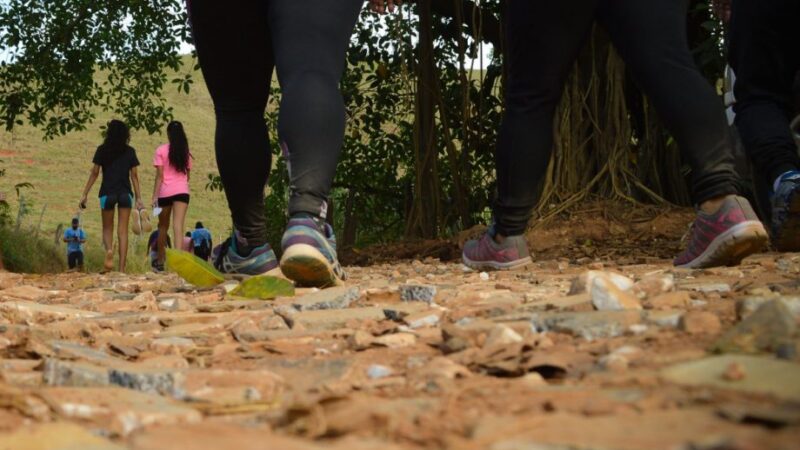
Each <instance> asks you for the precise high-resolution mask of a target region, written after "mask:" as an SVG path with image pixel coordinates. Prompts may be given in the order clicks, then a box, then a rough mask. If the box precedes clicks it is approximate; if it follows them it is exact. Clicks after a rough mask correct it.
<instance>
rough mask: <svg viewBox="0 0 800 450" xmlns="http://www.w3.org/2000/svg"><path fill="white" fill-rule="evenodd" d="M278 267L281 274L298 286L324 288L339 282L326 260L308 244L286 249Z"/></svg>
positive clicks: (331, 266)
mask: <svg viewBox="0 0 800 450" xmlns="http://www.w3.org/2000/svg"><path fill="white" fill-rule="evenodd" d="M280 267H281V272H283V274H284V275H285V276H286V277H287V278H289V279H290V280H292V281H294V282H295V284H297V285H298V286H304V287H317V288H325V287H328V286H334V285H336V284H338V283H339V282H340V280H339V278H338V277H337V276H336V273H335V272H334V270H333V265H331V263H330V262H329V261H328V258H326V257H325V255H323V254H322V253H321V252H320V251H319V250H317V249H316V248H314V247H312V246H310V245H308V244H295V245H292V246H290V247H289V248H287V249H286V251H284V252H283V256H282V257H281V265H280Z"/></svg>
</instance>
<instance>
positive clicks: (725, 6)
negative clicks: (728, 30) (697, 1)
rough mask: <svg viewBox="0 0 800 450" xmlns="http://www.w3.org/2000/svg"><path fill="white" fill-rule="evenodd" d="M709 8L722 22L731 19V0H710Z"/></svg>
mask: <svg viewBox="0 0 800 450" xmlns="http://www.w3.org/2000/svg"><path fill="white" fill-rule="evenodd" d="M711 10H712V11H714V15H716V16H717V17H718V18H719V20H721V21H722V23H726V24H727V23H728V22H730V20H731V0H712V1H711Z"/></svg>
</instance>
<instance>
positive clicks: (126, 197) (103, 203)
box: [100, 194, 133, 211]
mask: <svg viewBox="0 0 800 450" xmlns="http://www.w3.org/2000/svg"><path fill="white" fill-rule="evenodd" d="M116 207H119V208H127V209H130V208H132V207H133V195H131V194H108V195H101V196H100V209H104V210H106V211H109V210H111V211H113V210H114V208H116Z"/></svg>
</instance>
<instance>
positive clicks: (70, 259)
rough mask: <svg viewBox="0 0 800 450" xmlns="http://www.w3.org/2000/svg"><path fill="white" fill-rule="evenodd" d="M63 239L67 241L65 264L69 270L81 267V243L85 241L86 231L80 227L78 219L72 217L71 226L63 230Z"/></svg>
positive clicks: (80, 268)
mask: <svg viewBox="0 0 800 450" xmlns="http://www.w3.org/2000/svg"><path fill="white" fill-rule="evenodd" d="M63 241H64V242H66V243H67V265H68V266H69V268H70V270H73V269H76V268H77V269H79V270H82V269H83V244H84V243H85V242H86V232H84V231H83V228H81V227H80V220H79V219H78V218H77V217H75V218H73V219H72V226H71V227H70V228H67V229H66V230H64V237H63Z"/></svg>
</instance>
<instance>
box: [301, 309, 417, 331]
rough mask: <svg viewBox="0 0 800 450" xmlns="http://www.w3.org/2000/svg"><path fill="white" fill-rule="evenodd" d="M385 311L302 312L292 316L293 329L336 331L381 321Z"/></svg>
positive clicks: (412, 311)
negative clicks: (362, 322) (354, 324)
mask: <svg viewBox="0 0 800 450" xmlns="http://www.w3.org/2000/svg"><path fill="white" fill-rule="evenodd" d="M384 309H385V308H382V307H380V306H371V307H366V308H346V309H323V310H315V311H300V312H297V313H296V314H292V317H291V320H292V321H293V324H292V327H293V328H294V327H295V326H297V325H298V324H299V325H302V326H303V327H305V328H306V329H311V330H335V329H338V328H344V327H345V326H347V323H348V322H350V321H359V320H381V319H383V318H384V317H385V314H384V312H383V310H384ZM391 309H393V310H395V311H398V312H404V313H408V314H411V313H414V312H418V311H422V310H425V309H428V306H427V305H426V304H424V303H418V302H411V303H400V304H395V305H392V306H391Z"/></svg>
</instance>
